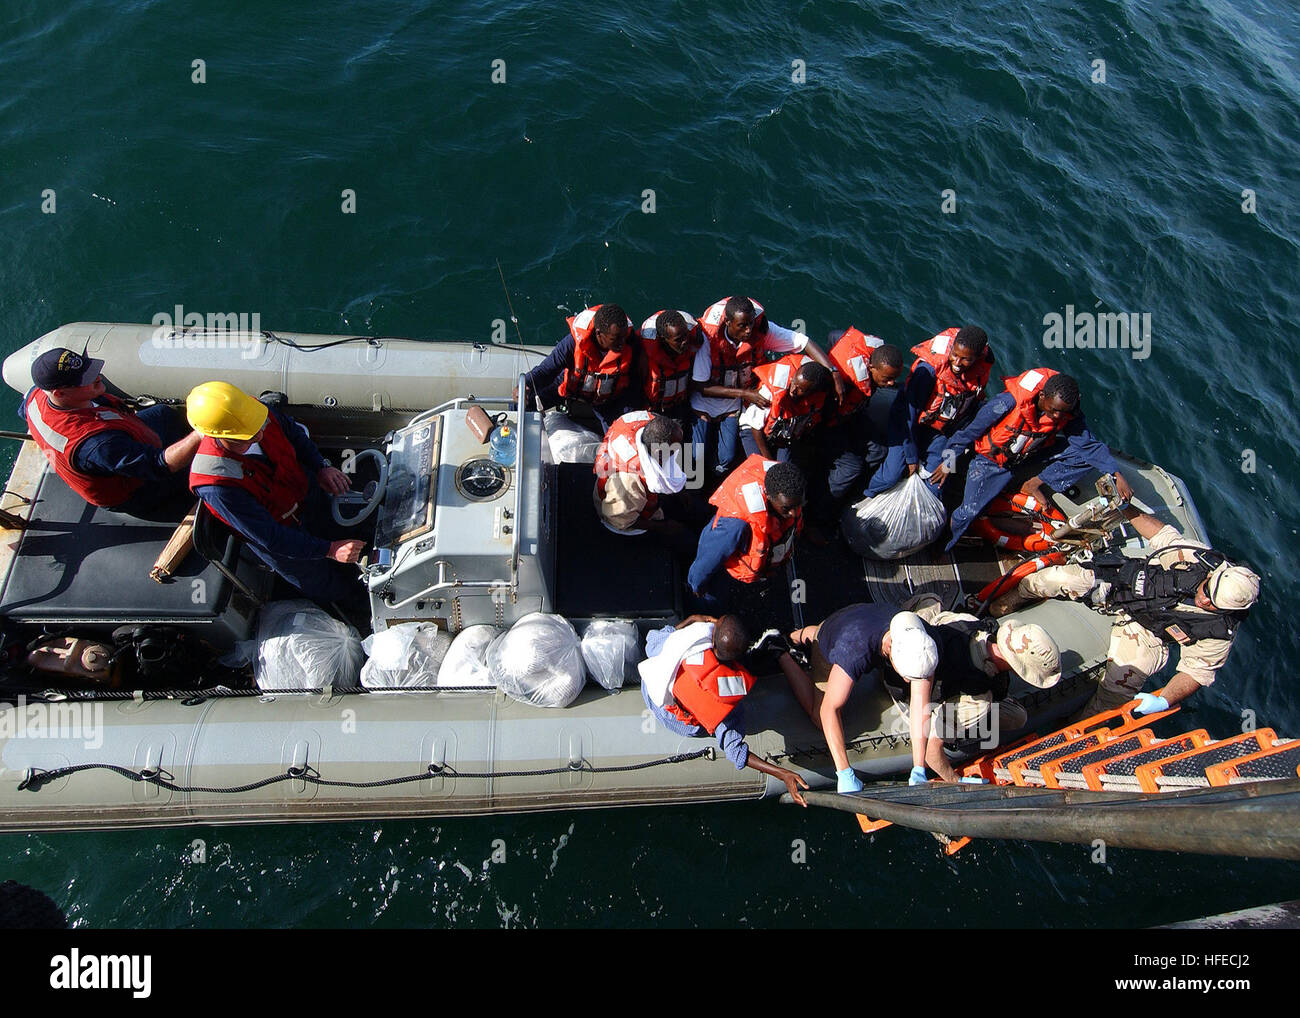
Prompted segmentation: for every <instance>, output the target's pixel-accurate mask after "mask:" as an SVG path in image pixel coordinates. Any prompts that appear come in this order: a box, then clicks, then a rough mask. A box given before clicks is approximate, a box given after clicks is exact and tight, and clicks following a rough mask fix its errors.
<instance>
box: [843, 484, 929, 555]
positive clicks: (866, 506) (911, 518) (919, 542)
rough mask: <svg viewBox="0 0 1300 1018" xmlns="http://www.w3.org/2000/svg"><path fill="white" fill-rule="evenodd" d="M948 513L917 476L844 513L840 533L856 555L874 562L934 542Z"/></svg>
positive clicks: (909, 553) (864, 500) (853, 506)
mask: <svg viewBox="0 0 1300 1018" xmlns="http://www.w3.org/2000/svg"><path fill="white" fill-rule="evenodd" d="M947 519H948V514H947V513H946V512H945V511H944V508H943V500H942V499H940V498H939V496H938V494H937V493H936V492H935V490H934V489H933V488H932V487H930V485H929V484H927V483H926V482H925V480H924V478H922V477H921V475H920V474H919V473H915V474H912V475H911V476H910V477H907V478H904V479H903V480H902V481H900V482H899V483H898V484H896V485H894V486H893V487H892V488H890V489H889V490H888V491H885V492H881V493H880V494H879V495H877V496H876V497H875V498H868V499H863V500H862V501H861V502H858V503H857V504H856V505H852V506H849V508H847V509H845V510H844V517H843V519H842V520H841V521H840V531H841V532H842V533H843V534H844V539H845V540H846V541H848V543H849V547H850V548H852V549H853V550H854V551H855V552H856V553H857V554H859V555H865V556H866V557H867V558H874V559H896V558H903V557H905V556H907V555H911V554H912V553H913V552H914V551H919V550H920V549H921V548H924V547H925V546H926V545H927V544H929V543H930V542H931V541H933V540H934V539H935V538H936V537H937V536H938V535H939V531H940V530H942V529H943V525H944V523H945V522H947Z"/></svg>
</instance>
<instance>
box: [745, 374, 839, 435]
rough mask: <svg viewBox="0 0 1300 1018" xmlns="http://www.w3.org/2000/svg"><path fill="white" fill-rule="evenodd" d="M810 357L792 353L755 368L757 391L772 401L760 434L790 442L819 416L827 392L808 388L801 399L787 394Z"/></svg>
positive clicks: (818, 419)
mask: <svg viewBox="0 0 1300 1018" xmlns="http://www.w3.org/2000/svg"><path fill="white" fill-rule="evenodd" d="M810 360H812V358H811V357H805V356H804V355H803V354H797V353H792V354H788V355H787V356H785V357H782V358H781V359H780V360H779V361H774V362H772V363H771V364H762V365H759V366H758V367H757V368H755V369H754V377H755V378H756V379H757V381H758V391H759V392H761V393H762V394H763V395H764V396H766V397H767V398H768V399H770V400H771V401H772V405H771V406H770V407H768V408H767V416H766V417H765V419H764V421H763V434H764V435H766V436H767V437H768V438H769V439H771V440H772V441H774V442H776V443H777V444H778V445H790V444H791V443H792V442H794V441H796V440H797V439H799V438H800V437H801V436H802V435H803V434H804V432H806V431H807V430H808V428H810V427H812V426H813V425H815V424H816V423H817V422H818V421H820V420H821V416H822V409H823V407H824V406H825V404H826V392H825V391H824V390H823V391H822V392H810V393H808V395H806V396H804V397H803V398H801V399H795V397H794V396H792V395H791V394H790V383H791V382H792V381H793V380H794V376H795V374H796V372H798V370H799V367H800V366H801V365H802V364H803V363H804V362H805V361H810Z"/></svg>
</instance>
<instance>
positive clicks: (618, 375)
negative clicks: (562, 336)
mask: <svg viewBox="0 0 1300 1018" xmlns="http://www.w3.org/2000/svg"><path fill="white" fill-rule="evenodd" d="M601 307H602V305H600V304H595V305H593V306H592V307H589V308H587V309H586V310H584V311H581V312H579V313H578V314H576V315H574V316H573V317H572V318H570V319H569V320H568V321H569V333H570V334H571V335H572V336H573V365H572V367H566V368H565V369H564V374H563V375H562V376H561V377H560V386H559V390H558V391H559V394H560V395H561V396H566V397H567V396H577V397H580V398H582V399H585V400H587V401H588V402H590V403H604V402H605V401H606V400H608V399H610V398H611V397H612V396H616V395H618V394H619V393H620V392H622V391H623V390H624V389H626V388H627V387H628V385H629V383H630V382H631V380H632V358H633V355H634V354H635V353H636V329H635V328H634V327H633V326H632V319H630V318H629V319H627V326H628V328H629V329H630V330H631V335H629V336H628V339H627V342H626V343H624V344H623V349H621V350H617V351H615V350H603V349H601V346H600V344H599V343H597V342H596V335H595V333H596V326H595V318H596V312H597V311H599V310H600V308H601Z"/></svg>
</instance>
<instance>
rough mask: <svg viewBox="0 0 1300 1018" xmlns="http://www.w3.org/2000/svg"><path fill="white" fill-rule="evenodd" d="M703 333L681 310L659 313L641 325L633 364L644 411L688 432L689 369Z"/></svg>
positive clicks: (690, 420)
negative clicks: (674, 422)
mask: <svg viewBox="0 0 1300 1018" xmlns="http://www.w3.org/2000/svg"><path fill="white" fill-rule="evenodd" d="M702 336H703V333H702V332H701V331H700V323H699V322H697V321H696V320H695V319H694V318H693V317H692V316H691V315H688V314H687V313H686V312H685V311H669V310H664V311H659V312H657V313H656V314H653V315H651V316H650V317H649V318H647V319H646V320H645V321H644V322H643V323H642V324H641V341H640V343H638V344H637V357H636V361H635V363H634V365H633V368H634V370H635V372H636V377H637V378H638V380H639V381H640V383H641V391H642V394H643V395H644V397H645V408H646V409H647V410H649V411H650V412H651V413H656V414H663V415H665V416H667V417H671V418H672V419H673V420H675V421H677V422H678V423H679V424H681V426H682V429H683V430H684V431H686V432H690V431H691V430H692V429H693V428H694V426H695V413H694V412H693V411H692V410H691V370H692V368H693V366H694V364H695V354H696V352H697V351H698V350H699V348H700V343H701V342H702Z"/></svg>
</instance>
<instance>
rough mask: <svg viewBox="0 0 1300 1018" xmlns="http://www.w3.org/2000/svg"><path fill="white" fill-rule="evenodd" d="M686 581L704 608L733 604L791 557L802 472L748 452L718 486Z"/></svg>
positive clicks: (798, 516)
mask: <svg viewBox="0 0 1300 1018" xmlns="http://www.w3.org/2000/svg"><path fill="white" fill-rule="evenodd" d="M709 502H710V503H711V504H712V505H713V506H715V507H716V509H717V512H715V513H714V515H713V519H712V520H711V521H710V523H709V525H708V526H706V527H705V528H704V529H703V531H701V532H700V538H699V545H698V550H697V552H696V555H695V561H694V562H692V563H691V567H690V570H689V572H688V573H687V576H686V584H687V588H688V590H689V593H690V596H691V598H692V599H693V600H694V602H695V604H696V605H698V606H699V607H701V608H703V609H704V610H705V611H711V612H713V611H721V610H724V609H725V608H726V607H728V606H731V605H734V604H735V603H736V602H737V601H738V600H739V599H740V597H741V595H742V594H743V593H744V591H745V590H746V589H747V586H746V585H752V584H755V583H759V582H765V581H766V580H767V578H768V577H769V576H770V575H771V574H772V572H773V571H775V570H776V569H777V568H779V567H780V566H782V565H784V564H785V561H786V559H787V558H789V556H790V551H791V548H792V547H793V545H794V540H795V537H797V536H798V534H799V529H800V527H801V526H802V522H803V513H802V510H803V503H804V475H803V471H801V470H800V469H799V468H798V467H797V466H795V465H794V464H793V463H777V462H775V461H773V460H768V459H764V458H763V457H762V456H750V457H749V458H748V459H746V460H745V461H744V462H743V463H741V464H740V466H738V467H737V468H736V469H735V470H734V471H732V472H731V474H729V475H728V476H727V478H726V479H725V480H724V481H723V482H722V484H720V485H719V486H718V490H717V491H715V492H714V493H713V496H712V497H711V498H710V499H709Z"/></svg>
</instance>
